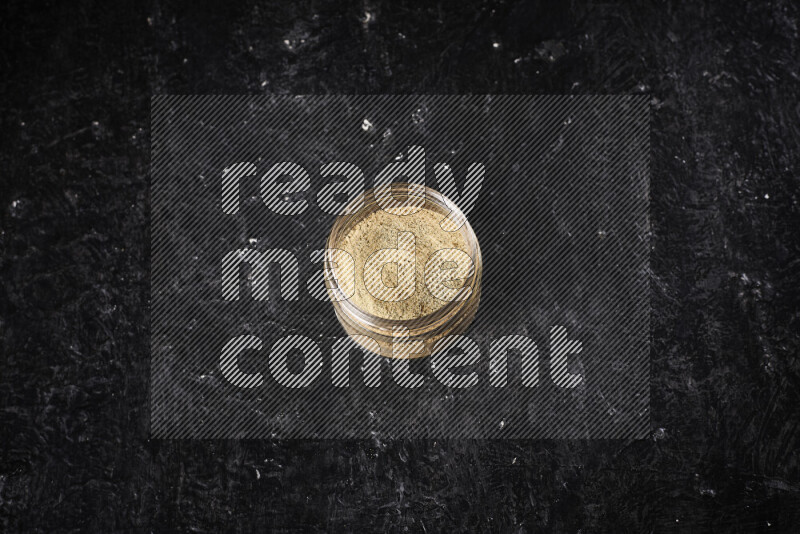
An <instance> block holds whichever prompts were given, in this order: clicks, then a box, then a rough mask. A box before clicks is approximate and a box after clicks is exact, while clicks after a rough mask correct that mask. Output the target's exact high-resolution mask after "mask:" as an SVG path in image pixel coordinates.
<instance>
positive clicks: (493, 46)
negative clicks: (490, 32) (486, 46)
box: [492, 41, 500, 48]
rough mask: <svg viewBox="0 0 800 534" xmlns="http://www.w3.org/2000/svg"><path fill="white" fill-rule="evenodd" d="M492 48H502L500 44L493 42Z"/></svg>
mask: <svg viewBox="0 0 800 534" xmlns="http://www.w3.org/2000/svg"><path fill="white" fill-rule="evenodd" d="M492 48H500V43H498V42H497V41H495V42H493V43H492Z"/></svg>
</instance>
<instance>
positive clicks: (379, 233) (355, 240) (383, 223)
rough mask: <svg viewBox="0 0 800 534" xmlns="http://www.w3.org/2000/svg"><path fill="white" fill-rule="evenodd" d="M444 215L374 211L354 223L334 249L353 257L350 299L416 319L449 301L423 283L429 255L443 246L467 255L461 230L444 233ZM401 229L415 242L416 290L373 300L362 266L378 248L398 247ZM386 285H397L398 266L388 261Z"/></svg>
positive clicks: (389, 315)
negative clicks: (394, 298)
mask: <svg viewBox="0 0 800 534" xmlns="http://www.w3.org/2000/svg"><path fill="white" fill-rule="evenodd" d="M444 218H445V215H443V214H441V213H438V212H436V211H433V210H431V209H429V208H427V207H424V208H423V209H421V210H420V211H418V212H417V213H414V214H410V215H393V214H391V213H388V212H386V211H384V210H380V209H379V210H377V211H374V212H372V213H369V214H368V215H366V216H365V217H364V218H363V219H361V220H359V221H358V222H356V223H355V224H354V225H353V226H352V228H351V229H350V230H349V231H348V232H347V233H346V234H345V236H344V237H343V238H342V239H341V241H340V242H339V243H338V244H337V247H336V248H339V249H341V250H344V251H345V252H347V253H348V254H350V255H351V256H352V257H353V259H354V260H355V292H354V294H353V296H352V297H351V298H350V299H349V301H350V302H351V303H352V304H353V305H355V306H356V307H358V308H359V309H361V310H363V311H365V312H367V313H369V314H371V315H375V316H378V317H382V318H385V319H393V320H407V319H416V318H418V317H422V316H424V315H428V314H430V313H433V312H435V311H436V310H438V309H440V308H441V307H442V306H445V305H446V304H447V303H448V301H446V300H442V299H440V298H436V297H435V296H434V295H433V294H431V292H430V291H429V289H428V287H427V286H426V284H425V266H426V262H427V261H428V259H429V258H430V256H431V255H432V254H434V253H435V252H436V251H439V250H443V249H459V250H462V251H464V252H465V253H467V254H469V247H468V246H467V243H466V240H465V238H464V234H463V233H462V231H461V230H458V231H455V232H446V231H444V230H443V229H442V227H441V226H440V224H439V223H440V222H441V221H442V220H443V219H444ZM402 232H411V233H412V234H414V245H415V252H416V257H415V273H414V274H415V281H414V283H415V289H414V292H413V294H412V295H411V296H410V297H408V298H407V299H405V300H401V301H396V302H386V301H383V300H379V299H376V298H375V297H373V295H372V294H370V292H369V291H368V290H367V287H366V285H365V283H364V265H365V264H366V262H367V260H368V259H369V257H370V256H371V255H372V254H373V253H375V252H376V251H378V250H381V249H392V248H397V246H398V235H399V234H401V233H402ZM382 274H383V276H382V280H383V282H384V283H385V285H386V286H390V287H391V286H396V285H397V266H396V265H394V264H389V265H387V266H386V267H385V269H383V271H382ZM445 285H446V286H448V287H454V288H457V287H460V286H461V285H463V281H461V280H458V281H455V280H454V281H451V282H447V283H446V284H445Z"/></svg>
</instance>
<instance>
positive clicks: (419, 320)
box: [324, 184, 483, 358]
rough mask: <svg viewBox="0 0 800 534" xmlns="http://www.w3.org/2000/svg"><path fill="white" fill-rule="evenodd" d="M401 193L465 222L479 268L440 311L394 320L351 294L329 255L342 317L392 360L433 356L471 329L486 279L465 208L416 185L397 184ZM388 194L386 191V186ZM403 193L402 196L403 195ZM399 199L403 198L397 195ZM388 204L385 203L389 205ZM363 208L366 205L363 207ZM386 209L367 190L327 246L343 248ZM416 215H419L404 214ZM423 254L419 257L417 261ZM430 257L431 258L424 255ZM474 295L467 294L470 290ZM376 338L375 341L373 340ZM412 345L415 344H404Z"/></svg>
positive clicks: (330, 287)
mask: <svg viewBox="0 0 800 534" xmlns="http://www.w3.org/2000/svg"><path fill="white" fill-rule="evenodd" d="M394 187H395V189H394V191H395V195H398V193H397V191H398V190H399V191H403V192H404V193H405V192H406V191H407V196H406V198H407V201H406V203H407V204H409V203H413V202H417V203H418V205H421V206H423V208H422V209H427V210H431V211H433V212H436V213H439V214H441V215H442V219H443V220H444V219H445V218H447V217H449V218H450V219H451V220H455V221H463V224H462V225H461V226H460V228H459V229H458V230H455V231H457V232H461V234H462V236H463V240H464V243H465V244H466V250H464V252H466V253H467V254H468V255H469V257H470V259H471V260H472V265H473V269H472V270H471V272H469V273H468V276H467V277H466V278H464V284H463V286H462V288H461V289H460V290H459V291H460V292H461V293H460V296H459V298H457V299H455V300H451V301H448V302H446V303H445V304H444V305H442V306H441V307H440V308H438V309H436V310H435V311H433V312H431V313H428V314H426V315H422V316H419V317H414V318H411V319H389V318H386V317H379V316H376V315H374V314H370V313H368V312H366V311H365V310H363V309H360V308H358V307H357V306H356V305H355V304H354V303H353V302H352V300H353V299H348V298H346V296H345V294H344V293H343V292H342V290H341V284H339V281H338V276H337V274H339V273H340V271H341V270H340V269H338V268H337V264H336V262H335V261H333V256H331V255H330V254H328V253H326V255H325V262H324V269H325V286H326V289H327V292H328V296H329V298H330V300H331V301H332V302H333V308H334V311H335V312H336V317H337V319H338V320H339V322H340V323H341V325H342V327H343V328H344V330H345V332H347V334H348V335H350V336H351V337H352V338H353V339H354V340H355V341H356V342H357V343H358V344H359V345H361V346H362V347H363V348H365V349H367V350H370V351H371V352H374V353H376V354H380V355H382V356H385V357H389V358H419V357H425V356H428V355H430V354H431V353H432V352H433V350H434V349H435V345H436V342H437V341H439V340H440V339H442V338H443V337H445V336H449V335H458V334H462V333H463V332H465V331H466V329H467V328H468V327H469V325H470V323H471V322H472V320H473V319H474V317H475V313H476V312H477V310H478V303H479V301H480V293H481V277H482V272H483V264H482V259H481V249H480V246H479V245H478V239H477V237H476V236H475V232H474V230H473V229H472V226H470V224H469V221H467V219H466V217H465V216H464V214H463V213H462V212H461V210H460V209H459V208H458V207H457V206H456V205H455V204H454V203H453V202H452V201H451V200H449V199H448V198H447V197H445V196H444V195H442V194H441V193H439V192H438V191H435V190H433V189H431V188H429V187H425V186H419V185H416V184H411V185H409V184H394ZM383 191H384V193H378V194H385V191H386V189H384V190H383ZM398 196H399V195H398ZM395 198H397V197H395ZM384 205H385V203H384ZM359 207H360V208H359ZM380 209H382V208H381V205H380V204H379V203H378V200H377V199H376V192H375V190H374V189H370V190H367V191H365V192H364V193H363V194H362V195H360V196H359V197H357V198H355V199H353V200H352V201H351V202H350V203H349V204H348V206H347V207H346V208H345V209H344V213H345V215H341V216H339V217H338V218H337V220H336V221H335V222H334V224H333V227H332V228H331V233H330V236H329V237H328V241H327V243H326V249H328V250H329V251H330V250H332V249H340V248H341V247H340V245H341V243H342V241H343V239H344V237H345V236H346V235H348V233H349V232H350V231H352V229H353V227H354V226H355V225H356V224H357V223H358V222H360V221H362V220H363V219H365V218H366V217H368V216H369V215H371V214H372V213H374V212H376V211H378V210H380ZM403 217H404V218H405V217H408V218H409V219H413V217H414V214H413V213H412V214H408V215H404V216H403ZM419 260H420V258H419V257H417V258H416V261H419ZM422 260H423V261H426V260H427V258H422ZM415 284H416V286H415V288H416V290H422V291H428V288H427V287H426V285H425V282H424V281H423V283H421V284H420V283H417V282H416V280H415ZM467 291H468V292H469V293H468V294H465V293H466V292H467ZM370 340H373V341H370ZM404 343H409V345H403V344H404ZM401 346H406V347H412V346H413V347H414V350H413V351H412V352H409V351H408V350H398V347H401Z"/></svg>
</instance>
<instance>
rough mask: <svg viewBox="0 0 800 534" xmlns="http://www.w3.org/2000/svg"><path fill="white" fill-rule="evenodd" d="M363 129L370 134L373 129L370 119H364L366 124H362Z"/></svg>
mask: <svg viewBox="0 0 800 534" xmlns="http://www.w3.org/2000/svg"><path fill="white" fill-rule="evenodd" d="M361 129H362V130H364V131H365V132H368V131H370V130H371V129H372V123H371V122H370V121H369V119H366V118H365V119H364V122H362V123H361Z"/></svg>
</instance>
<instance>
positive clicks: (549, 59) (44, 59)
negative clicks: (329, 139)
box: [0, 1, 800, 532]
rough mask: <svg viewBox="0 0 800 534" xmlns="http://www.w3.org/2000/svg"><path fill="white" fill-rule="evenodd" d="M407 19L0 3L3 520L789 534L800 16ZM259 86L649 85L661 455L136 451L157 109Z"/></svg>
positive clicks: (648, 448) (334, 7) (648, 445)
mask: <svg viewBox="0 0 800 534" xmlns="http://www.w3.org/2000/svg"><path fill="white" fill-rule="evenodd" d="M421 5H422V4H421ZM425 5H427V6H428V7H425V8H421V9H420V8H412V6H410V5H408V4H404V3H389V2H382V3H371V2H369V3H361V4H353V5H351V6H349V7H346V6H344V5H340V4H323V3H321V2H315V3H313V4H309V5H299V4H294V3H288V2H287V3H285V5H284V6H278V5H273V4H268V3H264V4H258V5H254V4H252V3H249V2H244V3H237V2H227V3H225V4H223V7H220V8H214V9H210V8H204V7H198V6H196V5H195V4H193V3H192V4H185V5H178V4H174V3H168V4H167V3H165V4H152V3H150V4H146V5H143V6H142V7H137V8H132V7H124V6H115V7H111V4H110V3H108V2H95V3H91V2H82V3H79V4H76V6H74V7H66V6H61V7H59V6H57V5H56V4H53V5H50V4H45V6H47V7H40V8H36V7H33V6H32V5H31V4H29V3H28V2H19V1H16V2H8V3H5V4H4V5H3V7H2V10H3V14H2V16H1V17H0V21H1V22H0V27H1V28H2V43H3V45H2V52H1V53H0V70H1V71H2V76H1V77H0V87H2V96H3V98H2V101H1V102H0V109H2V132H0V138H1V139H2V155H1V156H0V158H1V159H0V164H2V169H3V170H2V179H1V180H2V181H1V182H0V192H1V193H0V195H1V198H2V234H0V247H2V265H1V266H0V270H1V271H2V277H3V294H2V299H1V300H0V309H1V310H2V322H0V329H1V331H2V336H3V339H2V360H0V361H2V368H0V409H1V410H2V411H0V414H1V415H0V429H1V431H2V438H0V439H2V442H1V443H2V447H0V448H1V449H2V457H1V458H0V460H1V462H2V463H1V465H0V530H3V531H8V532H18V531H19V532H22V531H27V532H53V531H78V530H84V531H97V532H113V531H142V532H150V531H155V532H163V531H170V530H180V531H199V532H218V531H252V530H267V529H274V530H277V531H300V530H319V531H323V530H335V531H342V530H345V531H346V530H356V531H382V530H391V531H395V530H399V531H402V530H404V529H405V528H407V529H408V531H411V532H413V531H427V532H433V531H439V530H449V531H464V530H483V531H488V530H495V531H536V530H539V529H545V530H552V531H567V532H577V531H579V530H580V531H583V532H595V531H615V532H617V531H636V532H639V531H655V532H662V531H670V530H673V529H676V530H685V531H694V532H706V531H715V532H717V531H741V532H753V531H760V530H763V531H767V532H769V531H791V530H796V528H797V525H798V524H800V512H798V507H800V473H799V472H798V471H799V470H800V466H799V465H798V453H797V449H798V448H799V447H798V445H799V443H798V441H799V439H800V438H799V436H798V423H799V422H800V416H799V415H798V405H800V362H798V347H799V346H800V343H799V338H798V330H800V324H798V323H800V319H799V318H798V305H797V304H798V292H797V289H796V288H797V286H799V285H800V275H799V274H798V273H799V272H800V260H798V257H799V255H798V253H799V252H800V251H799V250H798V248H799V247H798V238H797V236H796V232H797V226H798V225H797V223H798V222H800V218H798V204H797V202H798V198H797V195H798V178H797V176H798V175H797V167H798V148H797V147H798V144H799V142H800V127H799V126H798V124H800V107H798V100H799V98H798V97H799V96H800V89H799V88H800V80H799V79H798V78H799V77H800V74H799V72H800V61H798V57H800V50H798V48H799V47H798V43H799V41H798V24H800V14H799V13H798V11H799V10H798V7H797V4H795V3H792V2H789V1H786V2H753V3H752V4H751V5H747V4H743V3H735V2H725V3H724V4H723V3H720V4H719V5H718V6H716V7H715V6H712V5H710V3H709V4H705V3H701V4H697V5H693V6H689V5H685V4H684V3H680V4H679V3H659V4H658V5H657V6H655V7H653V6H645V5H638V6H633V5H631V6H617V5H614V4H602V5H595V6H593V7H578V6H573V5H571V4H570V3H568V2H559V3H555V4H553V5H555V6H558V7H546V6H544V5H542V4H538V3H522V2H514V3H512V2H508V3H501V2H496V3H492V2H481V3H472V2H454V3H452V4H448V5H444V4H425ZM366 14H369V16H367V15H366ZM493 43H497V46H494V44H493ZM251 92H280V93H283V92H293V93H348V92H374V93H386V92H389V93H393V92H396V93H403V92H431V93H433V92H443V93H485V92H492V93H514V92H532V93H637V92H647V93H651V94H652V137H651V142H652V212H651V213H652V223H653V232H654V236H653V244H654V248H653V254H652V267H653V272H654V279H653V282H652V305H653V310H654V312H653V323H652V324H653V326H652V328H653V332H652V333H653V348H652V379H651V383H652V388H651V399H652V400H651V407H652V424H653V433H652V437H651V438H650V439H648V440H643V441H633V442H619V441H605V442H604V441H586V442H583V441H552V442H543V441H534V442H519V441H517V442H503V441H494V442H475V441H448V442H436V443H434V442H418V441H414V442H383V441H381V440H379V439H376V440H374V441H370V442H303V441H283V442H269V441H244V442H235V441H221V442H207V441H194V442H191V441H190V442H171V441H151V440H149V439H148V437H147V436H148V413H147V408H146V406H147V399H148V378H147V376H148V373H147V370H148V368H149V349H148V327H147V320H148V271H147V269H148V234H147V229H146V228H147V226H146V225H147V218H148V150H149V141H148V120H149V119H148V114H149V98H150V95H151V94H153V93H251ZM793 527H794V529H793Z"/></svg>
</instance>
